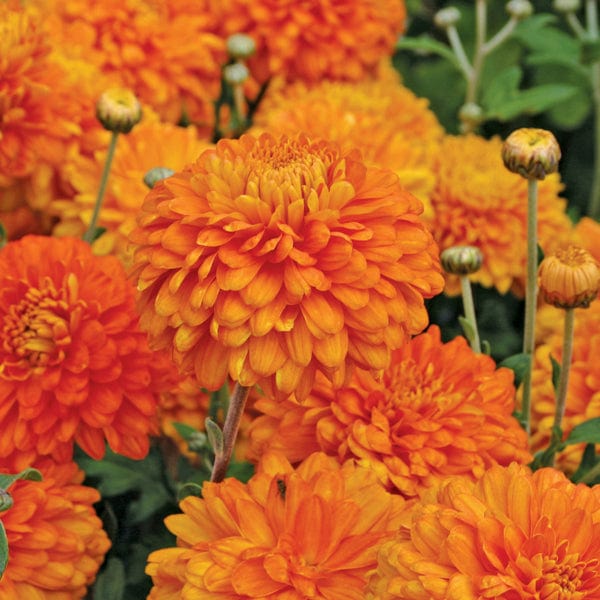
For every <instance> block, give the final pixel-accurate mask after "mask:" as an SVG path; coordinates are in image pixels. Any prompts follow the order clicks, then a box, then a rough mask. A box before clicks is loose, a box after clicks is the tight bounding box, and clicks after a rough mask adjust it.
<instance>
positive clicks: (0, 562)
mask: <svg viewBox="0 0 600 600" xmlns="http://www.w3.org/2000/svg"><path fill="white" fill-rule="evenodd" d="M7 564H8V538H7V537H6V530H5V529H4V524H3V523H2V521H0V578H2V575H3V574H4V571H6V565H7Z"/></svg>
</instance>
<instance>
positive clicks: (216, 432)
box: [204, 417, 225, 457]
mask: <svg viewBox="0 0 600 600" xmlns="http://www.w3.org/2000/svg"><path fill="white" fill-rule="evenodd" d="M204 426H205V427H206V435H207V436H208V443H209V444H210V447H211V448H212V449H213V452H214V453H215V457H216V456H221V455H222V454H223V449H224V446H225V442H224V440H223V432H222V431H221V428H220V427H219V426H218V425H217V424H216V423H215V422H214V421H213V420H212V419H211V418H210V417H207V418H206V420H205V421H204Z"/></svg>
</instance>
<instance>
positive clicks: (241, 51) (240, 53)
mask: <svg viewBox="0 0 600 600" xmlns="http://www.w3.org/2000/svg"><path fill="white" fill-rule="evenodd" d="M226 45H227V52H228V54H229V56H231V58H235V59H238V58H241V59H244V58H250V57H251V56H252V55H253V54H254V53H255V52H256V42H255V41H254V40H253V39H252V38H251V37H250V36H249V35H246V34H245V33H234V34H233V35H230V36H229V37H228V38H227V42H226Z"/></svg>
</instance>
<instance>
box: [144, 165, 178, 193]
mask: <svg viewBox="0 0 600 600" xmlns="http://www.w3.org/2000/svg"><path fill="white" fill-rule="evenodd" d="M174 173H175V171H173V169H169V168H168V167H154V168H152V169H150V170H149V171H147V172H146V174H145V175H144V183H145V184H146V185H147V186H148V187H149V188H150V189H152V188H153V187H154V186H155V185H156V184H157V183H158V182H159V181H162V180H163V179H166V178H167V177H171V175H173V174H174Z"/></svg>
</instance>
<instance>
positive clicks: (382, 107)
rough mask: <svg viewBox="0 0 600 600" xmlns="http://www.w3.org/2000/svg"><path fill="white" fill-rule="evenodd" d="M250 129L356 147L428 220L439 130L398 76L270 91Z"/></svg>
mask: <svg viewBox="0 0 600 600" xmlns="http://www.w3.org/2000/svg"><path fill="white" fill-rule="evenodd" d="M390 70H391V69H390ZM254 125H255V126H254V130H265V131H270V132H272V133H274V132H277V133H285V134H288V135H293V134H294V133H298V132H304V133H306V134H307V135H310V136H319V137H322V138H324V139H327V140H332V141H335V142H338V143H339V144H341V145H343V146H344V145H345V146H347V147H355V148H360V151H361V153H362V154H363V157H364V159H365V161H366V162H369V163H373V164H375V165H377V166H379V167H384V168H387V169H391V170H392V171H394V172H395V173H396V174H397V175H398V177H399V178H400V182H401V183H402V185H403V186H404V187H405V188H406V189H408V191H410V192H411V193H413V194H414V195H415V196H417V198H419V200H421V201H422V202H423V203H424V204H425V207H426V215H427V216H428V217H430V216H431V215H429V214H428V211H427V208H428V207H429V195H430V194H431V192H432V191H433V187H434V184H435V172H434V163H435V159H436V156H437V152H438V151H439V145H440V142H441V139H442V135H443V129H442V126H441V125H440V124H439V122H438V120H437V118H436V116H435V115H434V113H433V112H432V111H431V110H429V108H428V103H427V100H425V99H424V98H417V97H416V96H415V95H414V94H413V93H412V92H411V91H410V90H409V89H408V88H406V87H404V86H403V85H402V84H401V83H400V82H399V80H398V76H397V75H395V76H390V75H388V74H387V73H385V72H384V73H383V77H380V78H377V79H375V80H366V81H359V82H351V83H350V82H345V83H344V82H334V81H322V82H320V83H318V84H317V85H315V86H312V87H309V86H307V85H306V84H304V83H303V82H297V83H295V84H291V85H286V86H284V87H283V88H282V89H281V90H280V91H278V92H271V90H270V93H269V94H268V95H267V96H266V98H265V100H264V101H263V102H261V104H260V108H259V110H258V112H257V114H256V115H255V117H254ZM251 131H252V130H251Z"/></svg>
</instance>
